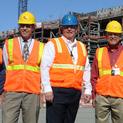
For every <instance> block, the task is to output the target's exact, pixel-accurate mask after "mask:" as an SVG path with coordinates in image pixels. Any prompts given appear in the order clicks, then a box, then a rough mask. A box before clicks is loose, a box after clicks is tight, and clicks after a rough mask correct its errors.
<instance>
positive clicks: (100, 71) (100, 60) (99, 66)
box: [97, 48, 123, 77]
mask: <svg viewBox="0 0 123 123" xmlns="http://www.w3.org/2000/svg"><path fill="white" fill-rule="evenodd" d="M103 51H104V48H100V49H99V52H98V58H97V60H98V68H99V75H100V77H101V76H103V75H111V70H105V69H103V68H102V55H103ZM120 76H123V72H122V71H120Z"/></svg>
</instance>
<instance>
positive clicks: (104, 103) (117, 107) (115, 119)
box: [95, 95, 123, 123]
mask: <svg viewBox="0 0 123 123" xmlns="http://www.w3.org/2000/svg"><path fill="white" fill-rule="evenodd" d="M95 115H96V119H95V121H96V123H109V116H110V115H111V121H112V123H123V99H122V98H115V97H110V96H101V95H96V101H95Z"/></svg>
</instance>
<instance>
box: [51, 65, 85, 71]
mask: <svg viewBox="0 0 123 123" xmlns="http://www.w3.org/2000/svg"><path fill="white" fill-rule="evenodd" d="M52 67H53V68H61V69H73V70H75V69H76V70H84V66H80V65H73V64H53V66H52Z"/></svg>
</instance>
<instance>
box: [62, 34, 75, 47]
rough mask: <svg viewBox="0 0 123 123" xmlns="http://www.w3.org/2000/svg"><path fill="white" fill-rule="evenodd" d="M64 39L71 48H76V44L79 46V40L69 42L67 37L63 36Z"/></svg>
mask: <svg viewBox="0 0 123 123" xmlns="http://www.w3.org/2000/svg"><path fill="white" fill-rule="evenodd" d="M62 39H63V40H64V42H65V43H66V44H67V45H70V46H71V47H76V44H77V40H76V39H74V42H72V41H70V40H68V39H67V38H66V37H64V36H63V35H62Z"/></svg>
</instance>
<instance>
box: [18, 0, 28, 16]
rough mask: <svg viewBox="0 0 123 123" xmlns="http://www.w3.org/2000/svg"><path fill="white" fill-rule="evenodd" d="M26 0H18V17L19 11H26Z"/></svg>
mask: <svg viewBox="0 0 123 123" xmlns="http://www.w3.org/2000/svg"><path fill="white" fill-rule="evenodd" d="M27 4H28V0H18V18H19V16H20V14H21V13H23V12H25V11H27Z"/></svg>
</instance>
